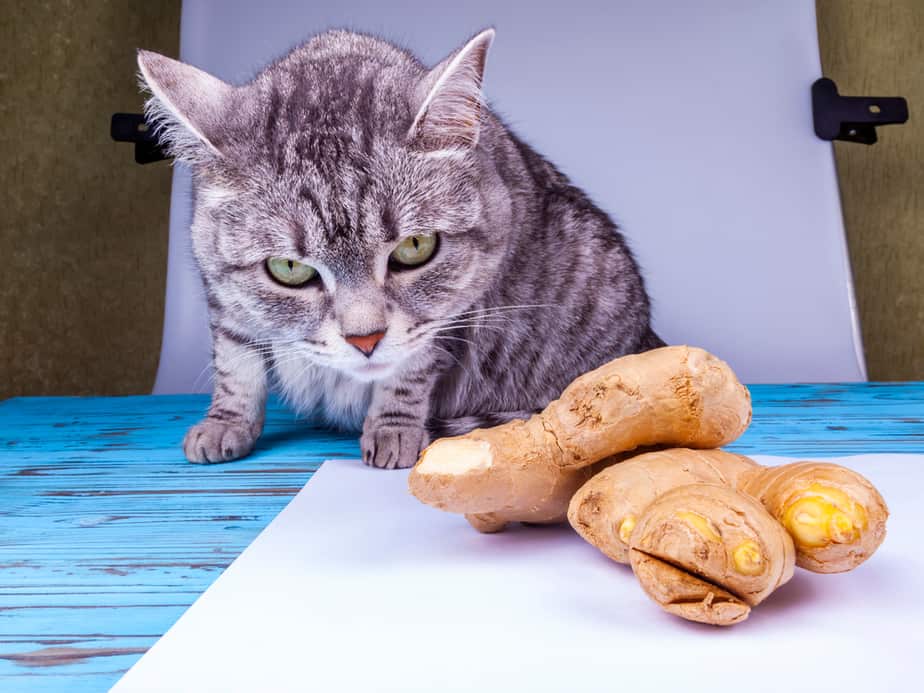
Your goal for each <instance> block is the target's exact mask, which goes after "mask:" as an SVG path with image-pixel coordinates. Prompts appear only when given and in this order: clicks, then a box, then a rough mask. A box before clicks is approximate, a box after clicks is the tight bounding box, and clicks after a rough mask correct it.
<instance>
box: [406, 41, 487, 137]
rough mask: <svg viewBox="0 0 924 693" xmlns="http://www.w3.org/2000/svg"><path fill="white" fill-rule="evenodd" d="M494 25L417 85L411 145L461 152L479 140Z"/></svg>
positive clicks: (410, 133)
mask: <svg viewBox="0 0 924 693" xmlns="http://www.w3.org/2000/svg"><path fill="white" fill-rule="evenodd" d="M493 40H494V29H485V30H484V31H482V32H481V33H480V34H478V35H477V36H475V37H474V38H472V39H471V40H470V41H469V42H468V43H466V44H465V45H464V46H462V48H460V49H459V50H457V51H456V52H455V53H453V54H452V55H450V56H449V57H448V58H446V59H445V60H444V61H443V62H441V63H440V64H439V65H437V66H436V67H434V68H433V69H432V70H430V72H428V73H427V75H426V77H424V79H423V80H422V81H421V83H420V85H419V86H418V88H417V93H416V102H417V103H418V104H420V105H419V106H418V110H417V116H416V117H415V118H414V122H413V124H412V125H411V130H410V132H409V133H408V140H409V143H410V144H411V146H412V147H413V148H414V149H417V150H420V151H425V152H452V151H459V152H464V151H466V150H469V149H473V148H474V147H475V145H476V144H478V135H479V131H480V129H481V117H482V112H483V110H484V108H485V105H484V97H483V96H482V93H481V82H482V80H483V78H484V66H485V61H486V60H487V57H488V48H490V47H491V42H492V41H493Z"/></svg>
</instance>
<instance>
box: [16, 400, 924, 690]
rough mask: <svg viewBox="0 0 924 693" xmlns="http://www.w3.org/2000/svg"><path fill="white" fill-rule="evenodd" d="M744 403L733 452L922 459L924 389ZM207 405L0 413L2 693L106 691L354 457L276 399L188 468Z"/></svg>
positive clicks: (109, 403) (58, 403)
mask: <svg viewBox="0 0 924 693" xmlns="http://www.w3.org/2000/svg"><path fill="white" fill-rule="evenodd" d="M751 392H752V395H753V400H754V421H753V424H752V425H751V427H750V429H749V430H748V431H747V432H746V433H745V434H744V436H742V438H741V439H740V440H738V441H737V442H736V443H735V444H734V445H731V446H729V449H730V450H734V451H738V452H742V453H745V454H747V453H751V454H756V453H762V454H780V455H793V456H814V457H826V456H832V455H848V454H853V453H863V452H906V453H922V452H924V383H906V384H875V383H871V384H857V385H792V386H784V385H756V386H752V387H751ZM207 404H208V401H207V398H205V397H203V396H197V395H182V396H160V397H154V396H147V397H119V398H20V399H12V400H8V401H6V402H0V690H3V691H61V690H67V691H72V692H74V693H80V692H82V691H104V690H107V689H108V688H109V687H110V686H111V685H112V684H113V683H114V682H115V681H116V680H117V679H118V678H119V676H121V674H122V673H123V672H124V671H126V670H127V669H128V668H129V667H130V666H131V665H132V664H133V663H134V662H135V661H136V660H137V659H138V658H139V657H140V656H141V654H142V653H143V652H145V651H146V650H147V649H148V648H149V647H150V646H151V645H152V644H153V643H154V642H155V641H156V640H157V638H158V637H159V636H160V635H162V634H163V633H164V632H166V630H167V629H168V628H169V627H170V626H171V625H172V624H173V623H174V622H175V621H176V620H177V619H178V618H179V617H180V615H181V614H182V613H183V611H185V609H186V608H187V607H188V606H189V605H190V604H191V603H192V602H193V601H194V600H195V599H196V598H197V597H198V596H199V595H200V594H201V593H202V592H203V591H204V590H205V589H206V588H207V587H208V586H209V585H210V584H211V583H212V581H213V580H214V579H215V578H216V577H217V576H218V575H219V574H220V573H221V571H222V570H223V569H224V568H225V567H226V566H227V565H228V564H230V563H231V561H232V560H234V558H235V557H236V556H237V555H238V554H239V553H240V552H241V551H242V550H243V549H244V548H245V547H246V546H247V545H248V544H249V543H250V542H251V541H252V540H253V539H254V538H255V537H256V535H257V534H258V533H259V532H260V531H261V530H262V529H263V528H264V527H265V526H266V525H267V524H268V523H269V522H270V520H272V519H273V517H275V516H276V514H277V513H278V512H279V511H280V510H281V509H282V508H283V507H284V506H285V505H286V503H287V502H288V501H289V499H290V498H291V497H292V496H293V495H295V494H296V493H297V492H298V490H299V489H300V488H301V487H302V486H303V485H304V484H305V483H306V482H307V481H308V479H309V478H310V477H311V475H312V474H313V473H314V472H315V471H316V470H317V469H318V466H319V465H320V464H321V462H322V461H323V460H325V459H331V458H334V459H336V458H346V457H356V456H358V454H359V447H358V443H357V440H356V438H355V437H354V436H351V435H344V434H334V433H330V432H328V431H324V430H320V429H317V428H312V427H310V426H308V425H307V424H304V423H299V422H297V421H296V420H295V418H294V417H293V415H292V414H291V413H289V412H288V411H287V410H286V409H285V408H283V407H282V406H281V405H280V404H279V402H278V401H275V400H274V401H272V402H271V403H270V407H269V412H268V418H267V427H266V432H265V433H264V435H263V437H262V438H261V439H260V441H259V443H258V446H257V449H256V451H255V453H254V454H253V455H252V456H250V457H249V458H247V459H245V460H240V461H237V462H232V463H229V464H224V465H204V466H202V465H191V464H188V463H187V462H186V461H185V460H184V459H183V458H182V454H181V451H180V441H181V440H182V437H183V434H184V432H185V431H186V429H187V428H188V427H189V426H190V425H192V424H193V423H195V422H196V421H197V420H198V419H199V417H200V416H201V415H202V414H203V413H204V411H205V409H206V407H207ZM388 473H389V472H386V471H383V472H382V474H388ZM409 502H411V501H410V500H409Z"/></svg>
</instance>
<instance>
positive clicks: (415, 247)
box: [391, 234, 437, 268]
mask: <svg viewBox="0 0 924 693" xmlns="http://www.w3.org/2000/svg"><path fill="white" fill-rule="evenodd" d="M436 246H437V237H436V234H431V235H429V236H411V237H409V238H405V239H404V240H403V241H401V242H400V243H399V244H398V247H397V248H395V249H394V250H393V251H391V261H392V264H393V266H394V265H397V266H398V267H399V268H401V267H405V268H406V267H416V266H418V265H422V264H423V263H425V262H426V261H427V260H429V259H430V258H431V257H433V253H435V252H436Z"/></svg>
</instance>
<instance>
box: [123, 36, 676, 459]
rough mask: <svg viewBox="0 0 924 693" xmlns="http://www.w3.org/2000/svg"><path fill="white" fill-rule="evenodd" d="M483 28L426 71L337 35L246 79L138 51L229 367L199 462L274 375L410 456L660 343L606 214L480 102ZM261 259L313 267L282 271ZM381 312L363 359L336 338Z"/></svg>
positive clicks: (387, 49) (381, 454)
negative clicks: (404, 244)
mask: <svg viewBox="0 0 924 693" xmlns="http://www.w3.org/2000/svg"><path fill="white" fill-rule="evenodd" d="M492 39H493V31H490V30H489V31H486V32H482V33H481V34H479V35H478V36H476V37H474V38H473V39H472V40H470V41H469V42H467V43H466V44H465V46H463V47H462V48H461V49H460V50H459V51H457V52H455V53H453V54H452V55H450V56H449V57H448V58H447V59H446V60H445V61H444V62H442V63H440V64H439V65H437V66H435V67H434V68H432V69H429V70H428V69H427V68H426V67H424V66H423V65H422V64H421V63H420V62H419V61H418V60H417V59H416V58H414V57H413V56H412V55H411V54H410V53H409V52H407V51H405V50H403V49H401V48H398V47H395V46H393V45H391V44H389V43H386V42H384V41H382V40H380V39H378V38H375V37H371V36H365V35H360V34H355V33H350V32H344V31H334V32H328V33H325V34H321V35H320V36H317V37H315V38H313V39H311V40H310V41H308V42H307V43H305V44H303V45H301V46H299V47H297V48H295V49H294V50H293V51H292V52H290V53H289V54H288V55H286V56H285V57H283V58H281V59H280V60H278V61H276V62H275V63H273V64H272V65H270V66H269V67H267V68H266V69H264V70H263V71H262V72H260V73H259V74H258V75H257V76H256V77H255V78H254V79H253V80H251V81H250V82H247V83H246V84H243V85H240V86H231V85H226V84H224V83H218V82H217V80H216V79H215V78H214V77H211V76H209V75H207V74H206V73H204V72H201V71H200V70H197V69H196V68H193V67H190V66H188V65H184V64H182V63H179V62H177V61H173V60H170V59H168V58H165V57H163V56H159V55H157V54H154V53H147V52H142V53H140V54H139V65H140V67H141V78H142V80H143V82H144V83H145V84H146V86H147V87H148V88H149V90H150V91H151V94H152V96H151V99H150V101H149V106H148V112H149V113H150V114H151V115H152V117H153V118H155V119H156V120H157V121H158V124H159V125H158V127H159V128H160V132H161V133H162V136H163V137H164V139H165V140H166V143H167V144H168V146H170V148H171V151H172V152H173V153H174V155H175V156H176V157H177V159H178V160H179V161H182V162H185V163H187V164H188V165H190V166H191V167H192V170H193V174H194V190H195V208H194V218H193V224H192V241H193V252H194V255H195V259H196V262H197V264H198V267H199V269H200V271H201V275H202V278H203V282H204V284H205V288H206V292H207V296H208V302H209V311H210V317H211V325H212V334H213V342H214V366H215V374H216V382H215V391H214V397H213V404H212V407H211V408H210V410H209V414H208V416H207V418H206V419H205V420H204V421H203V422H202V423H200V424H198V425H197V426H196V427H194V428H193V429H192V430H191V431H190V433H189V435H188V436H187V439H186V442H185V444H184V446H185V451H186V455H187V457H188V458H189V459H190V460H192V461H197V462H214V461H224V460H227V459H233V458H235V457H239V456H241V455H244V454H247V452H249V451H250V449H251V448H252V447H253V444H254V441H255V440H256V438H257V436H258V435H259V432H260V428H261V426H262V417H263V414H262V412H263V406H264V402H265V397H266V392H267V390H268V388H270V387H275V388H277V389H278V390H279V391H280V392H282V393H283V395H284V396H286V397H287V398H288V399H289V401H290V402H291V403H292V404H293V405H294V406H295V407H297V408H299V409H301V410H302V411H305V412H312V413H315V414H317V415H319V416H320V417H322V418H324V419H325V420H327V421H328V422H329V423H331V424H333V425H337V426H341V427H347V428H354V429H356V430H360V429H361V430H362V438H361V444H362V448H363V455H364V458H365V460H366V461H367V462H368V463H369V464H372V465H375V466H379V467H406V466H409V465H411V464H413V462H414V461H415V459H416V458H417V455H418V452H419V450H420V448H421V447H422V446H423V445H425V444H426V443H427V442H428V440H430V439H431V438H432V437H434V436H437V435H444V434H449V433H461V432H464V431H467V430H470V429H472V428H475V427H478V426H483V425H490V424H495V423H499V422H502V421H506V420H509V419H511V418H517V417H523V416H528V415H529V414H530V413H531V412H534V411H536V410H538V409H540V408H542V407H543V406H545V404H547V403H548V402H549V401H550V400H551V399H553V398H554V397H556V396H557V395H558V393H559V392H560V391H561V390H562V388H563V387H564V386H565V385H566V384H567V383H568V382H569V381H571V380H572V379H573V378H574V377H576V376H577V375H579V374H580V373H583V372H585V371H587V370H590V369H592V368H594V367H596V366H599V365H600V364H602V363H604V362H606V361H608V360H610V359H612V358H614V357H616V356H619V355H622V354H626V353H631V352H637V351H642V350H645V349H649V348H652V347H655V346H659V345H660V344H661V341H660V339H658V337H657V336H656V335H655V334H654V333H653V332H652V330H651V327H650V324H649V302H648V298H647V295H646V293H645V289H644V286H643V282H642V279H641V277H640V274H639V270H638V267H637V266H636V263H635V262H634V260H633V258H632V255H631V253H630V252H629V250H628V248H627V246H626V243H625V241H624V239H623V237H622V235H621V234H620V233H619V232H618V230H617V229H616V227H615V225H614V224H613V222H612V221H611V220H610V219H609V218H608V217H607V216H606V214H604V213H603V212H602V211H601V210H600V209H599V208H598V207H596V206H595V205H594V204H593V203H592V202H591V201H590V200H589V199H588V198H587V196H586V195H585V194H584V193H583V192H582V191H581V190H579V189H578V188H576V187H575V186H573V185H572V184H571V183H570V182H569V180H568V179H567V178H566V177H565V176H564V175H562V174H561V173H560V172H559V171H558V170H557V169H556V168H555V167H554V166H553V165H552V164H550V163H549V162H547V161H546V160H545V159H543V158H542V157H541V156H540V155H539V154H537V153H536V152H535V151H533V150H532V149H531V148H530V147H529V146H528V145H527V144H525V143H524V142H523V141H522V140H520V139H519V138H517V137H516V135H514V134H513V133H512V132H511V131H510V129H509V128H507V127H506V126H505V125H504V124H503V123H502V122H501V120H500V119H499V118H498V117H497V115H496V114H494V113H493V112H492V111H491V110H490V109H489V108H488V107H487V105H486V104H485V103H484V101H483V99H482V97H481V81H482V78H483V71H484V67H485V61H486V56H487V51H488V47H489V46H490V43H491V40H492ZM210 96H211V97H213V98H211V99H210V98H209V97H210ZM430 233H437V234H439V239H440V245H439V250H438V251H437V252H436V254H435V255H434V257H433V259H432V260H431V261H430V262H428V263H427V264H425V265H423V266H422V267H420V268H417V269H413V270H405V271H400V272H399V271H392V270H390V269H389V266H388V255H389V253H390V252H391V251H392V250H393V249H394V247H395V246H396V245H397V243H398V242H399V241H400V240H401V239H402V238H404V237H406V236H409V235H415V234H430ZM268 257H285V258H290V259H293V260H298V261H300V262H304V263H306V264H309V265H312V266H313V267H315V268H316V269H317V270H318V273H319V275H320V280H319V281H316V282H313V283H312V284H310V285H308V286H305V287H303V288H300V289H291V288H285V287H282V286H280V285H278V284H276V283H274V282H273V281H271V279H270V278H269V276H268V275H267V273H266V271H265V269H264V262H265V260H266V259H267V258H268ZM377 331H384V332H385V337H384V339H383V340H382V341H381V342H380V344H379V345H378V347H377V348H376V349H375V351H374V352H373V353H372V356H371V357H368V358H367V357H366V356H365V355H363V354H362V353H360V352H359V351H358V350H357V349H356V348H354V347H352V346H350V345H349V344H348V343H347V342H346V341H345V340H344V337H345V336H346V335H364V334H369V333H372V332H377Z"/></svg>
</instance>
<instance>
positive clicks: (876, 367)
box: [817, 0, 924, 380]
mask: <svg viewBox="0 0 924 693" xmlns="http://www.w3.org/2000/svg"><path fill="white" fill-rule="evenodd" d="M817 6H818V30H819V36H820V39H821V57H822V63H823V65H824V71H825V75H826V76H828V77H831V78H832V79H833V80H834V81H835V82H837V85H838V88H839V89H840V91H841V93H842V94H856V95H870V96H891V95H901V96H904V97H905V98H907V99H908V106H909V111H910V118H909V121H908V123H907V124H905V125H901V126H892V127H886V128H881V129H880V134H879V142H878V143H877V144H875V145H874V146H872V147H867V146H864V145H859V144H850V143H846V142H839V143H837V144H836V145H835V151H836V157H837V167H838V174H839V176H840V181H841V202H842V206H843V209H844V220H845V223H846V226H847V241H848V244H849V246H850V259H851V264H852V265H853V276H854V285H855V287H856V293H857V305H858V307H859V310H860V324H861V328H862V331H863V341H864V344H865V348H866V361H867V367H868V369H869V377H870V379H872V380H911V379H918V380H924V127H922V121H921V113H922V110H921V109H922V107H924V72H922V70H924V0H819V2H818V3H817Z"/></svg>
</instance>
